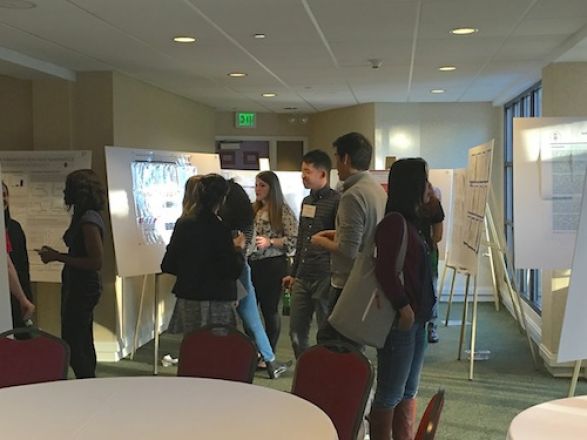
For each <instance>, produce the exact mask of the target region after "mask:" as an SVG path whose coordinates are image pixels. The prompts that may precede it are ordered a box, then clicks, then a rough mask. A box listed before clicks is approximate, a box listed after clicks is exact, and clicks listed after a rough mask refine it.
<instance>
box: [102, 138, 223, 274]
mask: <svg viewBox="0 0 587 440" xmlns="http://www.w3.org/2000/svg"><path fill="white" fill-rule="evenodd" d="M105 152H106V171H107V176H108V203H109V207H110V220H111V223H112V235H113V239H114V252H115V255H116V268H117V273H118V275H119V276H121V277H130V276H139V275H145V274H153V273H160V272H161V268H160V265H161V260H162V259H163V255H164V254H165V247H166V246H167V244H168V243H169V239H170V238H171V234H172V233H173V228H174V227H175V222H176V220H177V219H178V217H180V215H181V210H182V200H183V193H184V187H185V182H186V180H187V179H188V178H189V177H190V176H193V175H195V174H208V173H219V172H220V160H219V158H218V155H217V154H206V153H192V152H181V151H165V150H150V149H131V148H120V147H106V148H105Z"/></svg>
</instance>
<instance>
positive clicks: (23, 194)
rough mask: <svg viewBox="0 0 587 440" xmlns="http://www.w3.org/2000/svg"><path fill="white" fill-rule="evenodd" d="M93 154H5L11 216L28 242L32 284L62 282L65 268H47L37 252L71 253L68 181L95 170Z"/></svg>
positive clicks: (0, 160)
mask: <svg viewBox="0 0 587 440" xmlns="http://www.w3.org/2000/svg"><path fill="white" fill-rule="evenodd" d="M91 160H92V154H91V152H90V151H73V150H72V151H67V150H65V151H2V152H0V164H1V165H2V178H3V180H4V182H5V183H6V185H7V186H8V193H9V200H10V215H11V216H12V218H14V219H15V220H16V221H18V222H19V223H20V224H21V225H22V228H23V230H24V233H25V235H26V238H27V247H28V249H27V251H28V256H29V261H30V273H31V281H37V282H38V281H41V282H53V283H58V282H61V269H62V265H61V264H59V263H51V264H43V262H42V261H41V259H40V258H39V256H38V254H37V252H36V251H35V249H39V248H41V247H42V246H43V245H47V246H51V247H53V248H55V249H57V250H60V251H62V252H65V251H67V249H66V247H65V244H64V243H63V233H64V232H65V230H66V229H67V228H68V227H69V223H70V221H71V216H70V214H69V213H68V212H67V210H66V208H65V205H64V203H63V190H64V188H65V178H66V177H67V175H68V174H69V173H71V172H72V171H75V170H78V169H83V168H91Z"/></svg>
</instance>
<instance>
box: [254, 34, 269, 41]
mask: <svg viewBox="0 0 587 440" xmlns="http://www.w3.org/2000/svg"><path fill="white" fill-rule="evenodd" d="M253 38H254V39H256V40H263V39H265V38H267V35H265V34H254V35H253Z"/></svg>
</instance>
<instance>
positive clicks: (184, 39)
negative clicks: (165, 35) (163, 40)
mask: <svg viewBox="0 0 587 440" xmlns="http://www.w3.org/2000/svg"><path fill="white" fill-rule="evenodd" d="M173 41H175V42H176V43H195V42H196V38H195V37H188V36H187V35H178V36H177V37H173Z"/></svg>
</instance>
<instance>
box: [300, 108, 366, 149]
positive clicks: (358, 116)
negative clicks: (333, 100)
mask: <svg viewBox="0 0 587 440" xmlns="http://www.w3.org/2000/svg"><path fill="white" fill-rule="evenodd" d="M351 131H356V132H359V133H362V134H363V135H365V137H366V138H367V139H369V140H370V141H371V143H373V142H374V140H375V104H361V105H355V106H352V107H345V108H340V109H335V110H328V111H325V112H320V113H315V114H313V115H311V118H310V141H309V144H310V145H309V147H310V149H314V148H319V149H321V150H324V151H327V152H328V153H330V155H331V156H333V150H332V142H334V141H335V140H336V138H338V137H340V136H342V135H343V134H346V133H348V132H351Z"/></svg>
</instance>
